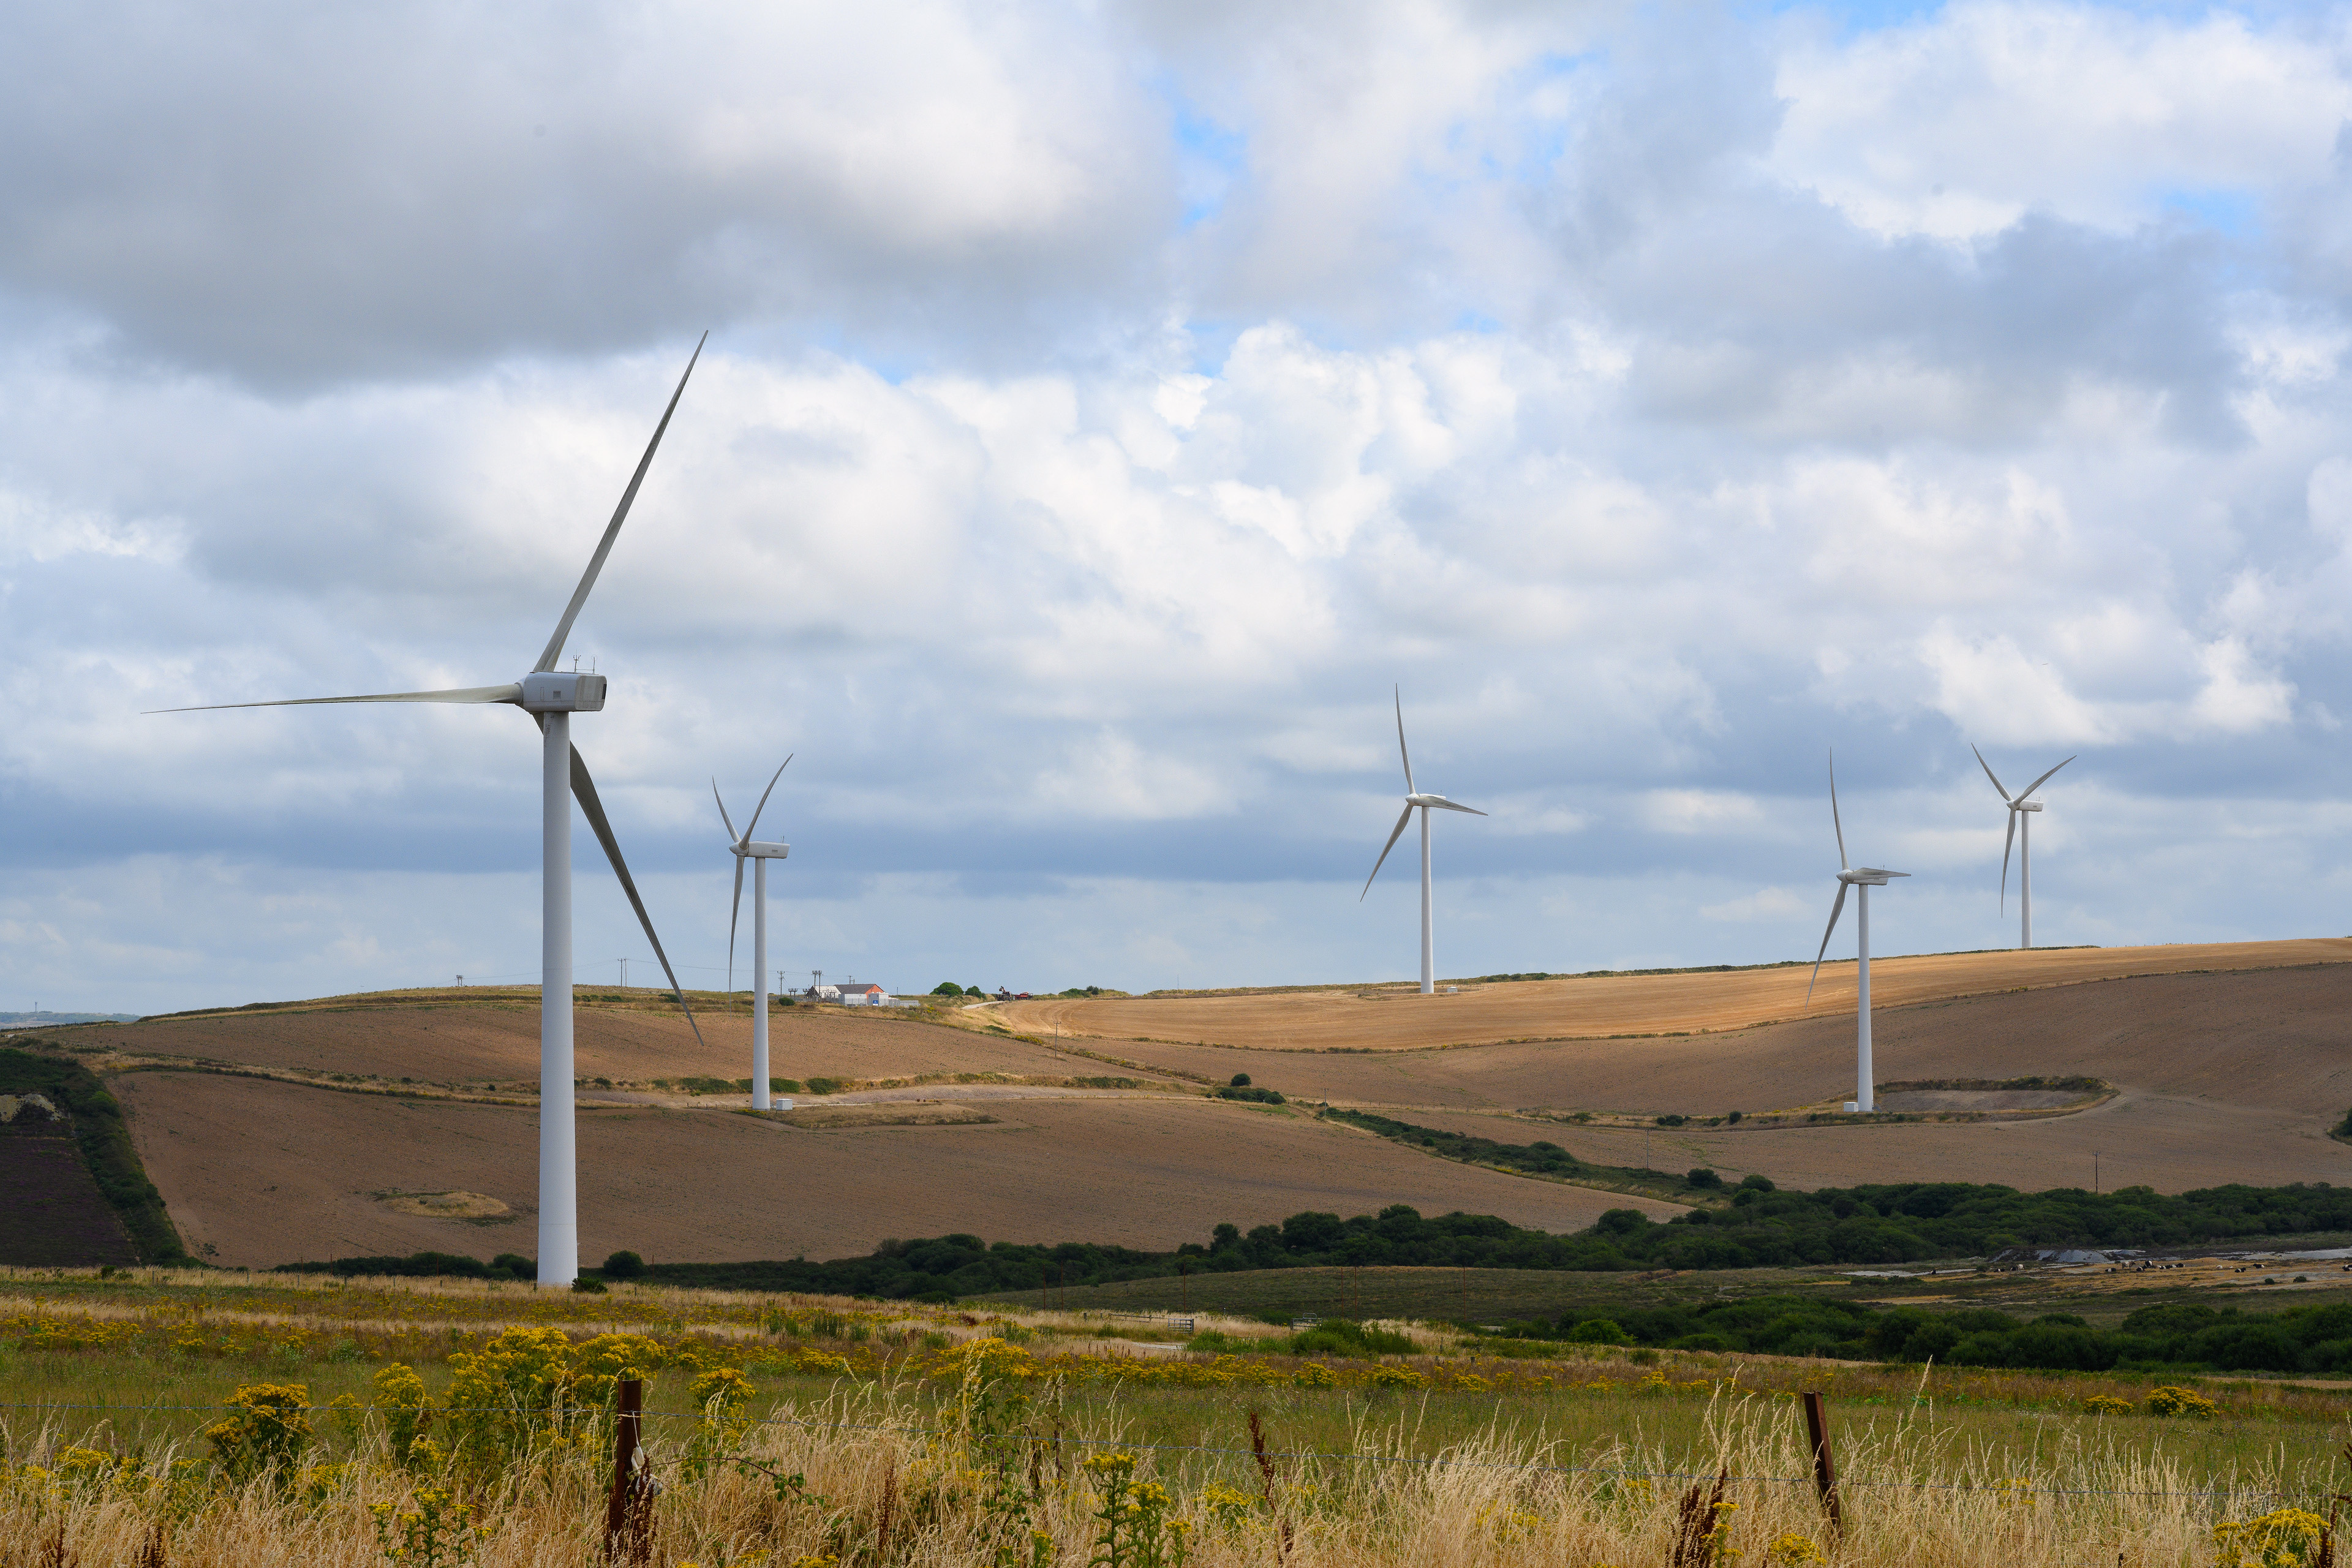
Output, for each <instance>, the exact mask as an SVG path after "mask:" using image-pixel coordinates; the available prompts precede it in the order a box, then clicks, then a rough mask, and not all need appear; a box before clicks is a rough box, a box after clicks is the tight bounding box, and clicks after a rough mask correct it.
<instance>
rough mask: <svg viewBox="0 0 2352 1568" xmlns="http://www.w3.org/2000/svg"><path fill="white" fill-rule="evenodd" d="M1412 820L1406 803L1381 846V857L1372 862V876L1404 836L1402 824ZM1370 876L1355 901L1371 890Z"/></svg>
mask: <svg viewBox="0 0 2352 1568" xmlns="http://www.w3.org/2000/svg"><path fill="white" fill-rule="evenodd" d="M1411 821H1412V807H1411V806H1409V805H1408V806H1406V807H1405V808H1404V815H1403V816H1400V817H1398V818H1397V825H1396V831H1395V832H1393V833H1391V834H1390V835H1389V841H1388V842H1387V843H1386V844H1383V845H1381V858H1379V859H1377V860H1375V861H1373V862H1372V877H1377V876H1379V875H1380V874H1381V867H1383V866H1385V865H1387V864H1388V861H1389V851H1390V850H1391V849H1393V848H1395V847H1396V841H1397V840H1398V839H1400V838H1402V837H1404V825H1405V824H1406V823H1408V822H1411ZM1372 877H1367V878H1365V879H1364V892H1363V893H1358V894H1357V895H1356V902H1358V903H1362V902H1363V901H1364V894H1365V893H1369V892H1370V891H1371V890H1372Z"/></svg>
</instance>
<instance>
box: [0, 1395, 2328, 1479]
mask: <svg viewBox="0 0 2352 1568" xmlns="http://www.w3.org/2000/svg"><path fill="white" fill-rule="evenodd" d="M243 1408H244V1407H243V1406H241V1405H65V1404H51V1403H49V1402H47V1401H24V1402H17V1403H0V1410H35V1411H42V1412H49V1411H67V1410H72V1411H94V1412H98V1413H100V1414H104V1415H144V1414H150V1413H156V1414H163V1413H169V1414H179V1415H224V1414H230V1413H234V1412H237V1411H240V1410H242V1409H243ZM362 1408H364V1407H362ZM277 1409H278V1410H280V1411H282V1412H283V1413H284V1414H286V1415H296V1414H300V1415H342V1414H348V1413H350V1412H352V1409H353V1407H352V1406H350V1405H288V1406H281V1407H277ZM432 1413H433V1414H434V1415H519V1414H522V1413H523V1407H520V1406H516V1405H457V1406H443V1405H436V1406H434V1407H433V1412H432ZM635 1414H636V1415H640V1416H642V1417H643V1418H644V1419H646V1420H648V1421H693V1422H702V1421H707V1420H709V1418H710V1417H709V1414H708V1413H707V1412H704V1411H698V1410H644V1411H638V1412H635ZM756 1425H759V1426H796V1427H800V1428H803V1429H804V1430H809V1431H827V1432H858V1433H865V1434H868V1435H877V1436H900V1437H954V1436H959V1433H958V1432H957V1431H956V1430H955V1429H954V1428H951V1427H930V1426H910V1425H905V1424H895V1423H858V1422H850V1421H818V1420H813V1419H810V1418H808V1417H806V1416H798V1415H767V1416H762V1417H761V1418H760V1420H759V1421H758V1422H757V1423H756ZM1003 1437H1004V1439H1005V1440H1007V1441H1012V1442H1019V1443H1028V1444H1031V1445H1034V1446H1037V1447H1056V1448H1058V1447H1062V1446H1064V1445H1065V1444H1066V1445H1067V1446H1069V1447H1073V1448H1086V1449H1107V1450H1112V1451H1116V1452H1119V1453H1131V1454H1201V1455H1209V1456H1213V1457H1217V1458H1245V1459H1248V1460H1250V1461H1251V1462H1252V1463H1259V1462H1262V1461H1265V1460H1278V1461H1285V1462H1299V1461H1312V1462H1314V1463H1318V1464H1354V1465H1390V1466H1401V1465H1424V1466H1429V1467H1432V1468H1451V1469H1467V1470H1501V1471H1510V1472H1515V1473H1520V1474H1528V1475H1561V1476H1599V1477H1602V1478H1604V1479H1614V1480H1665V1481H1712V1480H1714V1479H1717V1472H1716V1471H1712V1470H1644V1469H1635V1468H1629V1467H1625V1466H1614V1465H1550V1464H1542V1463H1538V1462H1537V1461H1535V1460H1521V1461H1516V1462H1511V1463H1503V1462H1498V1461H1493V1460H1477V1459H1464V1458H1455V1457H1454V1456H1452V1455H1448V1454H1366V1453H1359V1452H1355V1451H1352V1450H1349V1449H1324V1448H1282V1449H1276V1448H1268V1449H1265V1450H1263V1451H1261V1450H1259V1449H1256V1448H1239V1447H1219V1446H1216V1445H1212V1444H1202V1443H1138V1442H1132V1441H1129V1440H1128V1439H1125V1438H1118V1437H1083V1436H1076V1435H1074V1434H1071V1433H1066V1432H1055V1433H1051V1434H1036V1433H1025V1432H1023V1433H1006V1434H1003ZM1723 1479H1726V1480H1727V1481H1728V1482H1732V1483H1736V1484H1739V1485H1747V1486H1790V1487H1795V1486H1802V1487H1811V1486H1816V1485H1818V1481H1817V1479H1816V1478H1815V1477H1812V1476H1751V1475H1738V1476H1735V1475H1730V1474H1728V1473H1727V1472H1725V1473H1724V1474H1723ZM1837 1485H1838V1486H1839V1487H1840V1488H1841V1489H1847V1488H1854V1489H1884V1490H1894V1491H1950V1492H1966V1491H1988V1492H1995V1493H1998V1494H2000V1495H2001V1496H2004V1497H2136V1498H2200V1499H2203V1500H2205V1501H2206V1502H2208V1503H2209V1504H2210V1503H2214V1502H2217V1501H2219V1500H2221V1499H2222V1498H2224V1497H2229V1496H2237V1497H2253V1498H2267V1499H2273V1500H2285V1499H2289V1498H2293V1497H2297V1496H2305V1495H2307V1496H2310V1497H2315V1498H2318V1499H2320V1500H2323V1501H2324V1500H2326V1499H2327V1498H2329V1497H2331V1496H2333V1495H2334V1494H2333V1493H2331V1492H2328V1491H2326V1490H2325V1489H2323V1490H2321V1491H2319V1492H2315V1493H2310V1494H2294V1493H2288V1492H2284V1491H2280V1490H2278V1489H2274V1488H2268V1487H2232V1486H2224V1485H2221V1484H2220V1483H2218V1482H2217V1483H2215V1484H2214V1485H2212V1486H2210V1487H2200V1488H2189V1489H2133V1488H2116V1487H2042V1486H2025V1485H2020V1484H2016V1483H2013V1482H2010V1481H2002V1482H1998V1483H1992V1484H1984V1485H1980V1484H1978V1483H1975V1482H1970V1481H1934V1480H1924V1479H1910V1478H1896V1479H1885V1480H1864V1479H1855V1478H1854V1477H1853V1476H1852V1475H1850V1474H1849V1475H1841V1476H1840V1477H1839V1478H1838V1479H1837Z"/></svg>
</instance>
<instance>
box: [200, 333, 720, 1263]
mask: <svg viewBox="0 0 2352 1568" xmlns="http://www.w3.org/2000/svg"><path fill="white" fill-rule="evenodd" d="M703 339H704V341H705V342H708V341H709V333H707V332H706V333H704V334H703ZM701 357H702V344H701V343H699V342H698V343H697V344H695V347H694V355H693V357H692V358H690V359H688V361H687V362H686V374H685V375H681V376H679V377H678V378H677V391H675V392H673V393H671V394H670V398H669V406H668V407H667V408H665V409H663V410H662V416H661V423H660V424H658V425H656V426H654V437H653V439H652V440H651V441H649V442H647V443H646V455H645V456H644V457H642V458H638V459H637V471H636V472H635V474H633V475H632V476H630V479H629V488H628V489H625V490H624V491H622V492H621V504H620V505H619V507H617V508H616V509H614V512H613V521H611V522H609V523H607V524H605V525H604V538H603V539H601V540H599V541H598V542H597V544H596V552H595V553H594V554H593V555H592V556H590V557H589V558H588V570H587V571H586V572H585V573H583V574H582V576H581V578H580V585H579V586H578V587H577V588H574V589H573V590H572V602H571V603H570V604H568V605H564V607H563V617H562V619H561V620H559V621H558V622H556V625H555V635H554V636H553V637H549V638H548V639H547V647H545V648H544V649H542V650H541V653H540V656H539V662H538V663H536V664H534V665H532V666H531V667H530V674H528V675H526V676H524V677H523V678H522V679H520V680H519V681H509V682H508V683H507V684H505V685H503V686H469V687H461V688H457V689H450V690H443V691H388V692H380V693H377V694H374V695H373V696H366V697H292V698H286V699H282V700H278V701H275V702H215V703H208V704H205V705H203V706H201V707H197V708H173V709H165V710H162V711H165V712H173V713H194V712H205V711H209V710H215V709H223V708H301V707H310V706H312V705H314V704H319V703H329V702H472V703H486V702H503V703H508V704H510V705H512V706H514V707H517V708H520V709H521V710H523V711H524V712H526V713H528V714H530V716H531V718H532V719H533V720H535V721H537V722H538V724H539V728H540V733H541V766H540V782H541V795H540V801H541V812H540V820H541V835H540V846H541V881H540V985H539V1282H540V1283H541V1284H542V1285H568V1284H570V1283H571V1282H572V1280H573V1279H576V1278H578V1276H579V1273H580V1184H579V1153H578V1142H577V1139H576V1136H575V1131H574V1126H573V1123H574V1121H575V1119H576V1116H577V1111H576V1110H574V1108H573V1103H572V1087H573V1085H572V806H571V802H570V801H569V800H567V799H566V798H565V791H566V790H567V788H568V789H569V791H570V792H571V794H572V795H575V796H577V797H578V798H579V801H580V809H581V812H582V813H583V815H584V816H586V817H587V818H588V826H589V828H590V830H591V831H592V832H593V833H594V834H595V835H596V841H597V842H598V843H599V844H602V845H603V846H604V857H605V858H606V859H608V860H610V861H612V863H613V872H614V875H615V876H617V877H618V878H620V879H621V890H622V891H623V892H625V893H626V894H627V895H628V897H629V907H630V908H631V909H633V910H636V912H637V923H638V924H640V925H642V926H644V927H645V931H646V941H647V942H651V943H652V944H653V949H654V956H655V957H656V958H658V959H660V960H661V966H662V973H664V974H666V975H667V976H668V977H669V986H670V992H671V994H673V995H675V996H676V997H677V999H678V1005H680V1006H681V1007H686V1017H687V1022H688V1024H694V1010H693V1008H691V1007H688V1006H687V1005H686V992H685V991H684V990H683V989H682V988H680V986H679V985H678V983H677V973H676V972H675V971H673V970H672V969H671V968H670V966H669V955H668V954H667V953H666V952H663V951H662V944H661V938H659V937H658V936H656V935H655V934H654V922H653V918H652V917H651V916H649V915H647V914H646V903H645V900H643V899H641V898H639V897H638V896H637V885H636V883H635V880H634V879H631V877H630V876H629V867H628V862H626V861H625V860H624V859H622V858H621V845H620V841H619V840H618V839H616V838H614V837H613V825H612V824H611V823H610V822H608V821H607V820H605V816H604V805H603V803H602V802H600V801H599V800H598V799H597V798H596V782H595V780H593V779H592V778H591V777H589V775H588V764H587V763H585V762H583V761H582V760H581V757H580V752H579V750H578V749H577V748H576V747H574V746H573V745H572V714H574V713H594V712H598V711H601V710H603V708H604V677H603V676H601V675H583V674H582V673H580V672H579V670H578V669H577V668H574V669H571V670H559V669H557V668H555V661H556V660H557V659H558V658H562V654H563V643H564V639H565V638H567V637H570V636H571V635H572V622H573V621H574V620H575V619H577V618H578V616H579V615H580V607H581V605H584V604H586V603H587V602H588V591H589V590H590V589H592V588H593V587H594V586H595V585H596V575H597V574H598V573H600V572H602V571H603V570H604V558H605V557H606V556H608V555H610V554H611V553H612V552H613V542H614V540H615V539H616V538H618V537H619V536H620V532H621V524H622V523H623V522H624V521H627V518H628V515H629V508H630V506H631V505H632V504H634V503H635V500H636V499H637V487H638V486H640V485H642V484H644V483H645V479H646V469H648V468H651V467H652V466H653V461H654V453H655V451H656V449H658V448H659V447H660V446H661V439H662V434H663V432H665V431H667V429H668V428H669V420H670V416H671V415H672V414H675V413H676V412H677V400H678V399H679V398H680V397H681V396H683V395H685V393H686V383H687V378H688V376H691V375H692V374H694V367H695V363H696V362H697V361H698V360H700V359H701ZM575 663H576V661H575ZM694 1035H695V1038H696V1039H697V1040H700V1039H701V1037H702V1027H701V1026H700V1025H698V1024H695V1025H694Z"/></svg>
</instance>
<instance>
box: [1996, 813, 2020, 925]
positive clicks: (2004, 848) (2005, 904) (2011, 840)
mask: <svg viewBox="0 0 2352 1568" xmlns="http://www.w3.org/2000/svg"><path fill="white" fill-rule="evenodd" d="M2016 843H2017V813H2015V812H2013V811H2012V812H2011V813H2010V814H2009V837H2006V838H2004V839H2002V840H2001V841H2000V912H2001V913H2003V914H2007V913H2008V912H2009V852H2010V849H2011V847H2013V846H2014V845H2015V844H2016Z"/></svg>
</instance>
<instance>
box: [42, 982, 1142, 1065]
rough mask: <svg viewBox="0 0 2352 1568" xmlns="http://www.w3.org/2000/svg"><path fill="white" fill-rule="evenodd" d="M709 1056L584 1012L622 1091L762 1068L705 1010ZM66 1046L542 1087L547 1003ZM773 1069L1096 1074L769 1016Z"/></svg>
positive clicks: (596, 1009)
mask: <svg viewBox="0 0 2352 1568" xmlns="http://www.w3.org/2000/svg"><path fill="white" fill-rule="evenodd" d="M696 1016H697V1018H698V1021H699V1022H700V1024H701V1026H702V1035H703V1038H704V1040H705V1041H707V1042H708V1044H707V1045H698V1044H697V1042H696V1040H695V1037H694V1031H693V1030H692V1029H691V1028H689V1027H688V1025H687V1022H686V1019H685V1017H684V1016H683V1015H681V1014H680V1013H679V1012H678V1011H677V1008H676V1007H674V1006H672V1007H656V1006H651V1005H646V1004H645V1003H642V1002H638V1001H635V1000H631V1001H629V1002H625V1003H619V1004H605V1003H601V1002H599V1001H597V1000H595V999H594V998H593V995H591V994H583V995H582V996H581V997H580V999H579V1000H578V1001H576V1002H575V1003H574V1005H573V1012H572V1017H573V1037H574V1046H573V1049H574V1051H575V1052H576V1054H577V1060H578V1063H579V1072H580V1075H581V1076H582V1077H583V1078H606V1079H616V1080H624V1081H626V1080H633V1079H634V1080H643V1079H676V1078H685V1077H711V1078H741V1077H744V1076H746V1075H748V1074H749V1073H750V1072H751V1016H750V1014H749V1013H748V1011H746V1010H744V1009H742V1008H741V1007H740V1005H738V1006H737V1007H736V1008H735V1009H734V1010H732V1011H719V1010H717V1009H712V1010H708V1011H706V1010H703V1009H701V1008H699V1007H698V1009H697V1014H696ZM56 1034H57V1036H58V1043H59V1044H61V1045H68V1046H70V1047H75V1048H78V1049H83V1050H88V1049H89V1047H103V1048H105V1049H108V1050H111V1051H118V1052H122V1053H125V1054H128V1055H134V1056H142V1057H168V1058H182V1059H185V1060H191V1061H215V1062H227V1063H235V1064H238V1065H247V1066H255V1067H268V1068H292V1069H295V1070H298V1071H302V1072H315V1073H334V1072H341V1073H351V1074H356V1075H373V1076H382V1077H390V1078H393V1079H404V1078H413V1079H417V1080H418V1081H420V1082H428V1083H483V1082H500V1083H529V1084H531V1085H534V1086H535V1085H536V1084H537V1082H538V1078H539V998H538V994H537V993H536V992H530V993H487V992H483V991H476V992H472V993H467V992H440V993H404V992H389V993H380V994H373V995H366V996H352V997H327V998H321V999H320V1000H318V1001H316V1002H310V1003H298V1004H289V1005H287V1006H284V1007H278V1008H272V1009H270V1010H268V1011H266V1012H236V1013H216V1014H206V1015H205V1016H198V1017H190V1018H158V1019H152V1020H149V1021H145V1022H142V1023H137V1024H93V1025H87V1026H78V1027H76V1028H73V1029H71V1030H65V1029H60V1030H58V1031H56ZM768 1036H769V1050H770V1053H771V1055H770V1062H771V1067H770V1070H771V1071H772V1073H773V1074H774V1075H775V1076H776V1077H778V1078H796V1079H808V1078H817V1077H823V1078H849V1079H868V1078H900V1077H912V1076H916V1075H919V1074H922V1073H930V1072H1005V1073H1015V1074H1035V1075H1041V1076H1056V1075H1059V1076H1067V1075H1073V1074H1077V1075H1085V1074H1093V1073H1099V1072H1101V1071H1103V1070H1104V1069H1103V1068H1100V1067H1099V1066H1098V1065H1097V1064H1095V1063H1093V1062H1091V1061H1089V1060H1088V1059H1087V1058H1083V1057H1072V1056H1067V1055H1059V1054H1056V1053H1055V1052H1054V1051H1052V1050H1050V1049H1046V1048H1044V1047H1037V1046H1033V1045H1029V1044H1027V1043H1025V1042H1024V1041H1021V1040H1016V1039H1008V1038H1005V1037H1001V1036H995V1035H989V1034H984V1033H975V1032H972V1031H970V1030H963V1029H949V1028H941V1027H939V1026H935V1025H932V1024H929V1023H925V1022H922V1021H920V1020H919V1019H918V1018H916V1017H913V1016H908V1014H905V1013H899V1012H896V1011H888V1010H883V1009H876V1010H874V1011H873V1012H871V1013H856V1012H852V1011H849V1010H847V1009H844V1008H838V1007H789V1008H777V1009H775V1010H773V1011H772V1012H771V1014H770V1015H769V1027H768Z"/></svg>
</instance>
